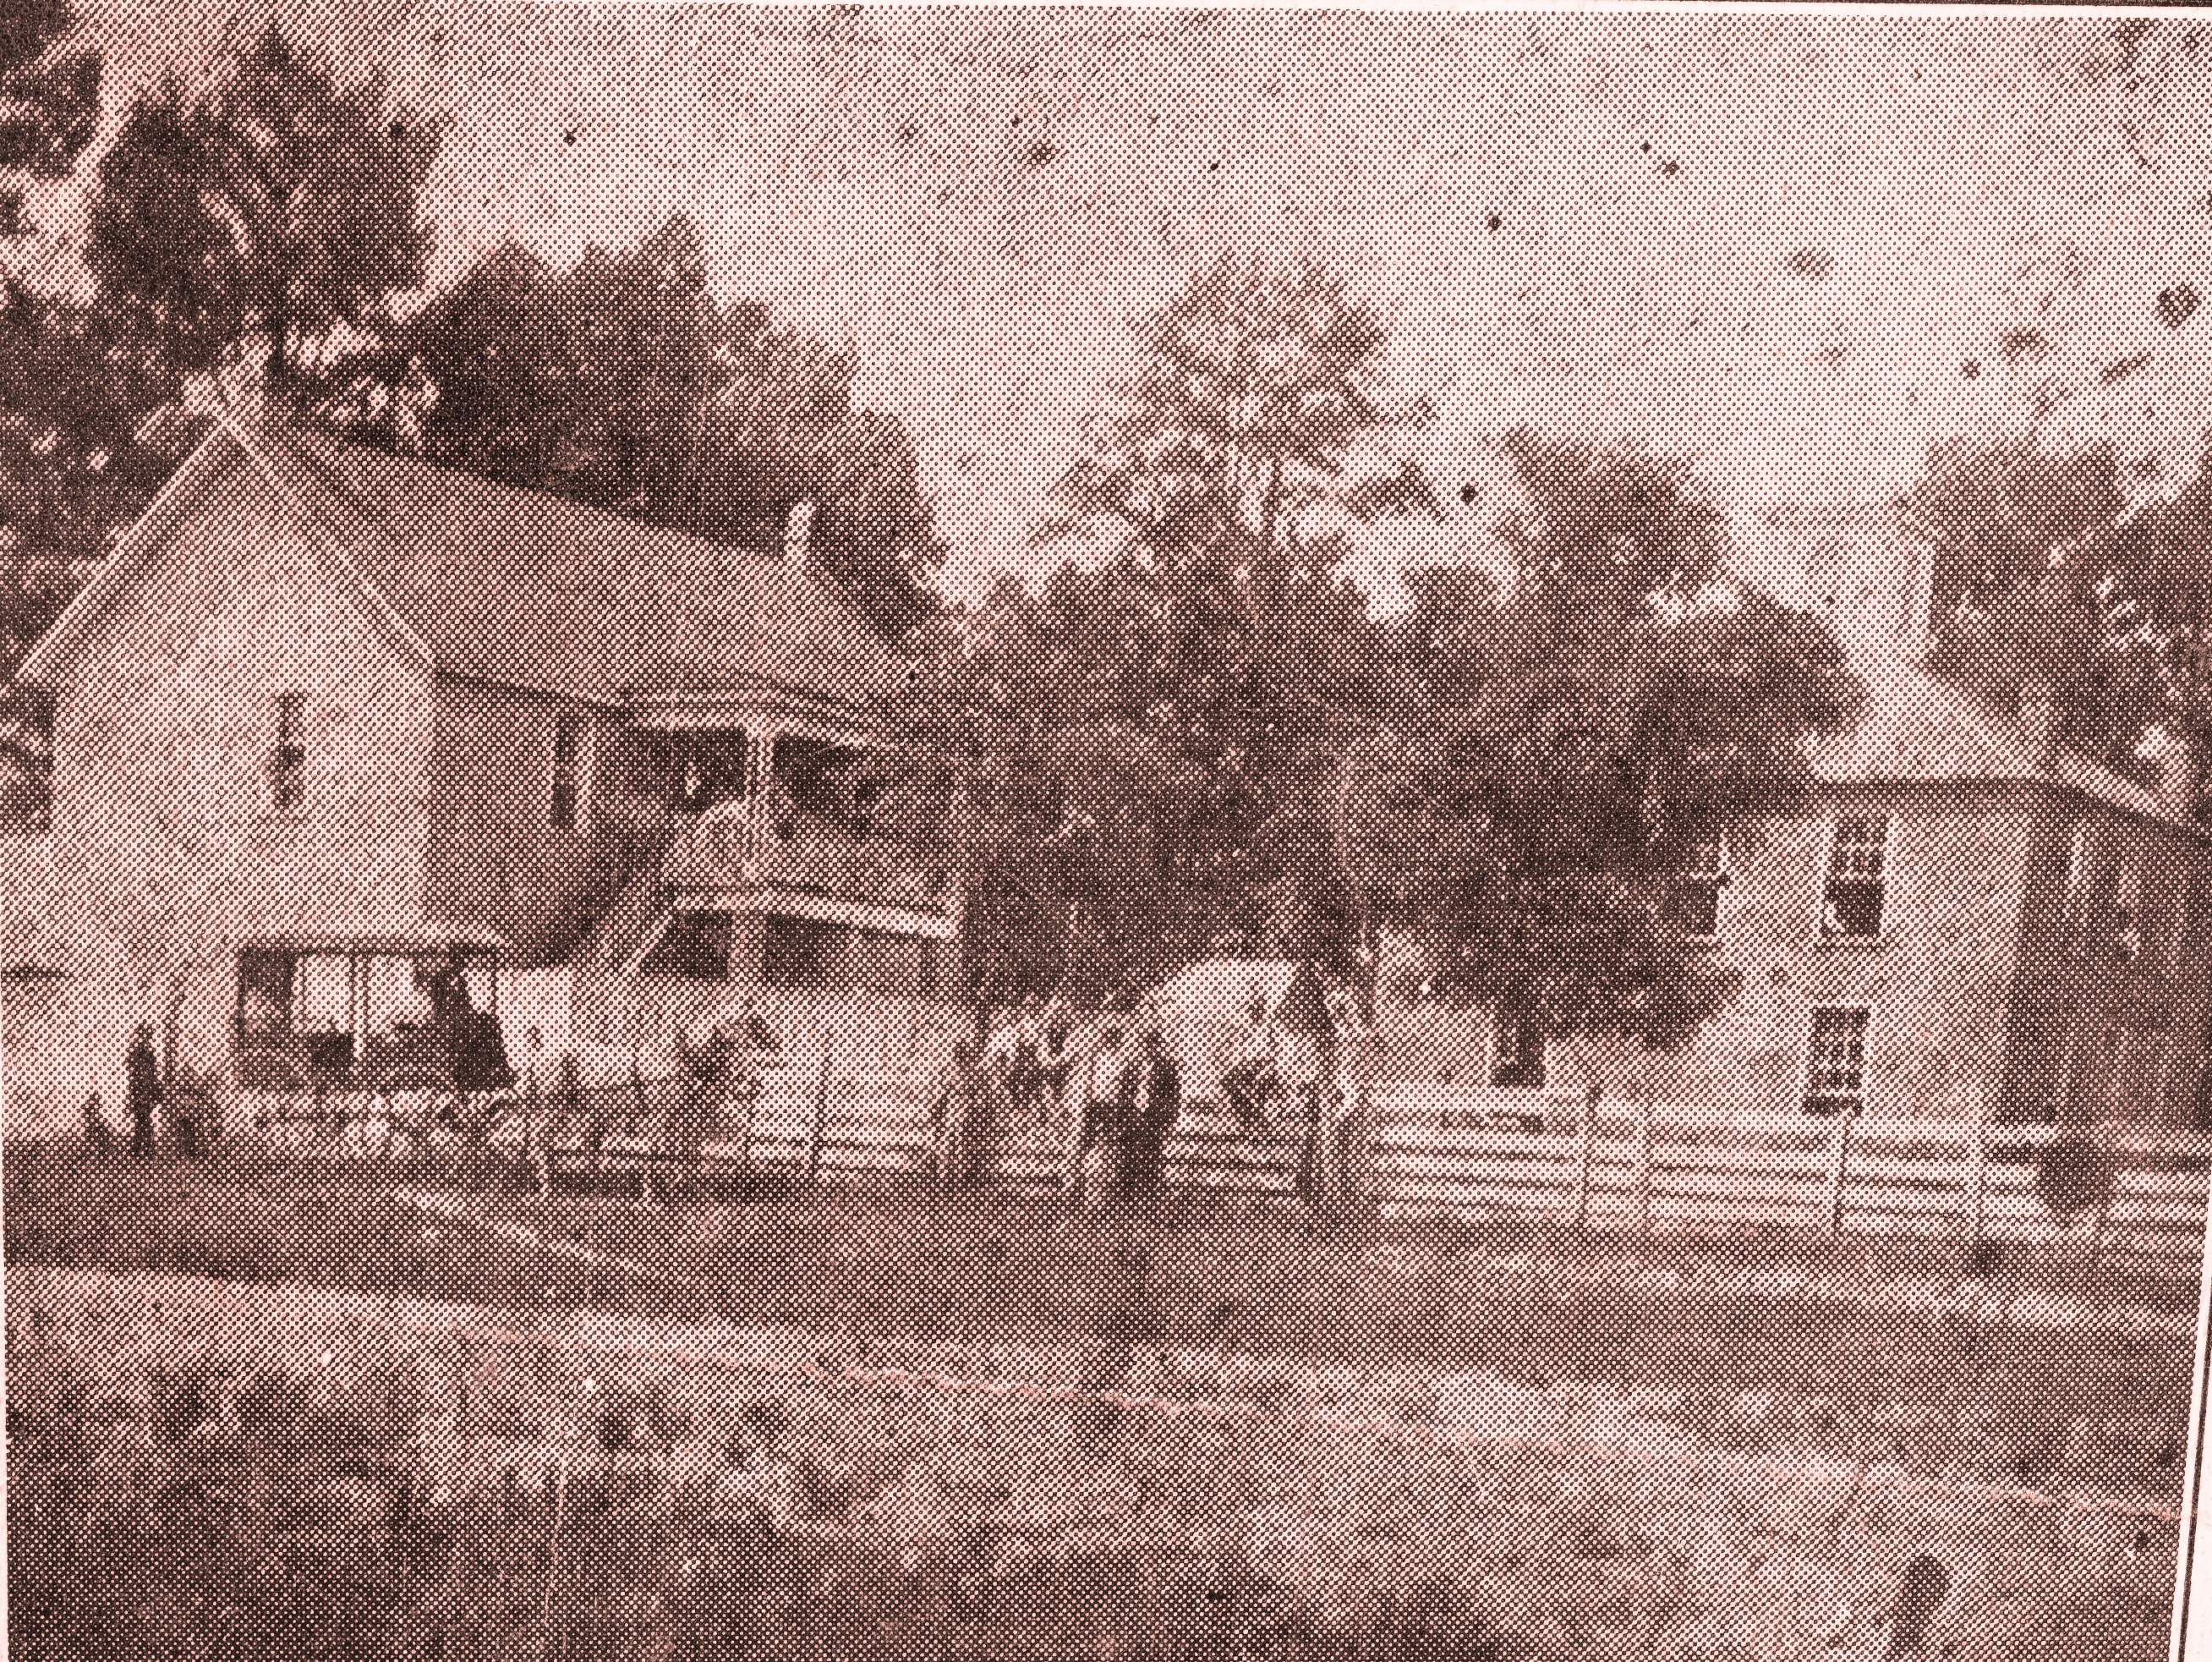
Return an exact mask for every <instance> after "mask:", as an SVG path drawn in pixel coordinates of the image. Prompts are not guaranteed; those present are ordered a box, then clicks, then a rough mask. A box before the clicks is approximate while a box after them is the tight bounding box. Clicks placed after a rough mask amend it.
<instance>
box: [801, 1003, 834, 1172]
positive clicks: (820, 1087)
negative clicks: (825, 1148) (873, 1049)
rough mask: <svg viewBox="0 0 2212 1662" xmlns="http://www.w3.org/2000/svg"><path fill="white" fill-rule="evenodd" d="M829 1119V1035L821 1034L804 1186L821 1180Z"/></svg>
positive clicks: (807, 1133) (824, 1032)
mask: <svg viewBox="0 0 2212 1662" xmlns="http://www.w3.org/2000/svg"><path fill="white" fill-rule="evenodd" d="M828 1121H829V1031H828V1029H826V1028H825V1029H823V1034H822V1075H821V1078H820V1079H819V1080H818V1081H817V1083H816V1085H815V1087H814V1119H813V1123H811V1125H809V1126H808V1128H807V1132H806V1186H807V1187H808V1188H810V1189H811V1188H812V1187H814V1185H815V1184H817V1183H819V1182H820V1181H821V1180H822V1138H823V1132H824V1131H825V1130H826V1129H827V1128H828Z"/></svg>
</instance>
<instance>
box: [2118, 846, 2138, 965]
mask: <svg viewBox="0 0 2212 1662" xmlns="http://www.w3.org/2000/svg"><path fill="white" fill-rule="evenodd" d="M2142 953H2143V881H2142V864H2141V862H2140V861H2139V860H2133V861H2128V862H2127V863H2125V864H2124V865H2123V866H2122V867H2121V868H2120V869H2119V871H2118V874H2116V875H2115V876H2114V877H2113V879H2112V959H2113V961H2114V962H2115V963H2119V964H2133V963H2135V962H2136V961H2137V960H2138V959H2141V958H2142Z"/></svg>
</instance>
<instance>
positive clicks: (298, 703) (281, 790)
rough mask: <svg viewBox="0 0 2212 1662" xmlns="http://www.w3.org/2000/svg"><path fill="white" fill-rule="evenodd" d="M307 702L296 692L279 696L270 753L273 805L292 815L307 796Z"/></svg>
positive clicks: (270, 791) (271, 798) (279, 810)
mask: <svg viewBox="0 0 2212 1662" xmlns="http://www.w3.org/2000/svg"><path fill="white" fill-rule="evenodd" d="M305 708H306V700H305V698H304V697H302V696H301V694H299V693H296V692H280V693H278V694H277V695H276V743H275V744H274V745H273V746H270V752H269V806H270V807H271V808H272V809H274V810H275V811H276V813H291V812H292V811H293V810H294V809H295V808H297V807H299V806H300V802H301V798H302V797H304V796H305V795H306V794H307V746H306V745H305V744H304V743H303V742H302V741H301V725H302V723H301V716H302V715H303V713H304V711H305Z"/></svg>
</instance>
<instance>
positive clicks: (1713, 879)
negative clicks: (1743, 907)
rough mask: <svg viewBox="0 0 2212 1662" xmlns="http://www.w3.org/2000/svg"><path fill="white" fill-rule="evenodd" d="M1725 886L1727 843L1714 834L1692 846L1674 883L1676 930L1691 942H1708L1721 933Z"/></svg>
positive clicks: (1726, 878) (1724, 838)
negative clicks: (1722, 893)
mask: <svg viewBox="0 0 2212 1662" xmlns="http://www.w3.org/2000/svg"><path fill="white" fill-rule="evenodd" d="M1727 883H1728V839H1727V838H1726V837H1723V836H1721V835H1719V834H1718V833H1716V834H1714V835H1713V836H1711V837H1699V838H1698V839H1697V840H1696V841H1695V842H1693V843H1691V845H1690V851H1689V855H1688V858H1687V859H1686V860H1685V861H1683V866H1682V874H1681V875H1680V877H1678V878H1677V879H1675V880H1674V896H1673V911H1674V923H1675V927H1676V928H1679V929H1680V930H1681V932H1682V933H1683V934H1685V935H1686V936H1687V937H1688V938H1689V939H1691V940H1692V941H1711V940H1714V939H1716V938H1717V937H1718V935H1719V934H1720V931H1721V890H1722V889H1723V887H1724V886H1726V885H1727Z"/></svg>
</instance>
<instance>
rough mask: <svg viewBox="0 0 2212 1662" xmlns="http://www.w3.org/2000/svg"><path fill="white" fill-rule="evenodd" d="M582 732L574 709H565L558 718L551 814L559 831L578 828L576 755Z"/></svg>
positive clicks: (554, 723) (554, 729) (554, 726)
mask: <svg viewBox="0 0 2212 1662" xmlns="http://www.w3.org/2000/svg"><path fill="white" fill-rule="evenodd" d="M581 736H582V735H581V726H580V723H579V722H578V721H577V720H576V717H575V715H574V713H573V712H572V711H568V710H565V709H564V710H562V712H561V713H560V715H557V716H556V717H555V718H554V721H553V807H552V815H551V818H552V820H553V827H554V829H555V830H556V831H574V830H575V829H576V783H577V782H576V772H577V770H576V756H577V752H578V750H579V749H580V746H581Z"/></svg>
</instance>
